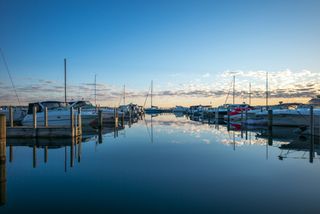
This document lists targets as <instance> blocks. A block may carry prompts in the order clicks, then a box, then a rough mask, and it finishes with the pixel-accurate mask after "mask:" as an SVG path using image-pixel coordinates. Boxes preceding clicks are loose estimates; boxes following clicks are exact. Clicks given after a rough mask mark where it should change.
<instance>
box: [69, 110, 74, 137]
mask: <svg viewBox="0 0 320 214" xmlns="http://www.w3.org/2000/svg"><path fill="white" fill-rule="evenodd" d="M70 129H71V137H74V112H73V107H71V108H70Z"/></svg>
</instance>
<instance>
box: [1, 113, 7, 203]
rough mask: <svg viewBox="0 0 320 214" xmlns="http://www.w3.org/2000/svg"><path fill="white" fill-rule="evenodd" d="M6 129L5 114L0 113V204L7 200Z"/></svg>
mask: <svg viewBox="0 0 320 214" xmlns="http://www.w3.org/2000/svg"><path fill="white" fill-rule="evenodd" d="M6 131H7V121H6V115H4V114H0V206H2V205H4V204H5V203H6V201H7V197H6V195H7V172H6V137H7V134H6Z"/></svg>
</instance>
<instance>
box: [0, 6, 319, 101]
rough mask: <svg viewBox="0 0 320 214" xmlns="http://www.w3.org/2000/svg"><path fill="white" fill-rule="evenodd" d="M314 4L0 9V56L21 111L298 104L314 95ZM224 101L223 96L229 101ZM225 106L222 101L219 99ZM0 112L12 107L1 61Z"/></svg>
mask: <svg viewBox="0 0 320 214" xmlns="http://www.w3.org/2000/svg"><path fill="white" fill-rule="evenodd" d="M319 11H320V1H318V0H314V1H311V0H305V1H300V0H297V1H295V0H291V1H286V0H282V1H274V0H270V1H262V0H261V1H259V0H251V1H247V0H234V1H231V0H226V1H222V0H221V1H214V0H211V1H205V0H203V1H202V0H181V1H180V0H161V1H160V0H146V1H142V0H130V1H124V0H117V1H116V0H115V1H107V0H105V1H102V0H101V1H93V0H90V1H89V0H87V1H85V0H76V1H73V0H64V1H60V0H52V1H49V0H38V1H35V0H28V1H26V0H0V48H1V50H2V52H3V55H4V57H5V60H6V62H7V64H8V68H9V70H10V73H11V76H12V79H13V83H14V85H15V89H16V91H17V94H18V96H19V100H20V102H21V104H27V103H29V102H34V101H41V100H61V101H63V100H64V88H63V86H64V70H63V60H64V58H66V59H67V85H68V87H67V94H68V99H69V100H71V99H85V100H90V101H92V102H94V100H95V99H94V97H95V96H94V94H95V92H94V79H95V75H96V77H97V81H96V87H97V93H96V94H97V104H99V105H108V106H116V105H118V104H119V103H123V99H122V94H123V85H125V88H126V102H127V103H128V102H134V103H138V104H140V105H144V104H145V103H146V106H148V105H150V99H149V98H150V96H149V97H148V100H147V101H146V95H147V94H148V91H149V90H150V82H151V80H153V82H154V89H153V91H154V99H153V103H154V104H155V105H158V106H163V107H166V106H175V105H185V106H188V105H193V104H210V105H213V106H217V105H221V104H223V103H225V102H227V103H230V102H232V96H231V94H232V92H231V94H230V88H231V83H232V77H233V75H235V77H236V83H235V90H236V102H237V103H242V102H248V92H249V91H248V90H249V83H251V92H252V104H262V103H264V102H265V101H264V100H265V98H264V97H265V91H266V89H265V88H266V87H265V79H266V72H268V74H269V91H270V92H269V93H270V100H269V103H277V102H279V101H280V100H281V101H285V102H292V101H295V102H298V101H299V102H306V101H308V100H309V99H310V98H311V97H314V96H315V95H317V94H319V89H320V85H319V84H320V82H319V81H320V60H319V58H320V41H319V40H320V28H319V23H320V13H319ZM228 94H230V95H229V96H228ZM227 97H228V99H227ZM0 105H18V101H17V98H16V96H15V93H14V89H13V87H12V85H11V82H10V79H9V75H8V72H7V69H6V67H5V62H4V60H3V58H0Z"/></svg>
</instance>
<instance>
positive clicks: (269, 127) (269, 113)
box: [268, 109, 273, 130]
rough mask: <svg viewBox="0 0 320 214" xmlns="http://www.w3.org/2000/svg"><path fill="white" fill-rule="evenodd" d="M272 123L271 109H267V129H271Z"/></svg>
mask: <svg viewBox="0 0 320 214" xmlns="http://www.w3.org/2000/svg"><path fill="white" fill-rule="evenodd" d="M272 125H273V114H272V109H269V110H268V129H269V130H271V129H272Z"/></svg>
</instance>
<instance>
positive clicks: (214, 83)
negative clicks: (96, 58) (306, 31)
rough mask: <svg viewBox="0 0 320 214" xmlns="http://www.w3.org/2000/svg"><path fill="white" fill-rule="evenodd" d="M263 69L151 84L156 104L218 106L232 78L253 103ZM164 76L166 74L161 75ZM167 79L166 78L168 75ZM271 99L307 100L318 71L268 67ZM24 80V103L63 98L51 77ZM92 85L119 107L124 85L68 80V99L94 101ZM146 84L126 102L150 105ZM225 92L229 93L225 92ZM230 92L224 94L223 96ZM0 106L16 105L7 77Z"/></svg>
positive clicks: (260, 94) (105, 101)
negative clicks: (48, 78)
mask: <svg viewBox="0 0 320 214" xmlns="http://www.w3.org/2000/svg"><path fill="white" fill-rule="evenodd" d="M266 73H267V71H263V70H258V71H242V70H233V71H224V72H222V73H220V74H218V75H217V74H214V73H205V74H199V77H198V78H195V79H191V80H189V81H188V82H181V83H180V82H179V83H175V84H174V83H170V81H168V83H167V84H166V85H165V86H163V85H162V86H155V88H154V94H153V95H154V99H153V103H154V104H155V105H159V106H164V107H168V106H175V105H186V106H187V105H193V104H211V105H213V106H216V105H221V104H223V103H225V102H227V103H231V102H232V78H233V76H235V77H236V81H235V95H236V102H238V103H242V102H247V103H248V97H249V84H251V98H252V104H263V103H264V102H265V101H264V100H265V96H266ZM180 75H182V74H179V73H177V74H172V75H170V76H171V78H172V77H174V78H175V79H179V76H180ZM164 78H165V77H164ZM168 79H170V77H168ZM268 79H269V90H268V91H269V97H270V100H269V103H277V102H279V101H280V100H281V101H285V102H292V101H294V102H306V101H307V100H309V99H310V98H312V97H315V96H316V95H318V94H319V89H320V85H319V81H320V73H318V72H314V71H309V70H301V71H292V70H289V69H287V70H282V71H268ZM26 82H27V83H25V84H24V85H16V90H17V93H18V96H19V98H20V100H21V103H22V104H27V103H29V102H35V101H41V100H63V99H64V85H63V83H61V82H55V81H53V80H43V79H39V80H32V81H26ZM95 87H96V99H97V104H100V105H104V106H105V105H108V106H117V105H119V104H120V103H123V99H122V97H123V90H122V86H115V85H109V84H107V83H98V84H96V86H95V84H94V83H92V82H91V83H90V82H84V83H80V84H68V87H67V94H68V99H69V100H79V99H84V100H90V101H91V102H94V100H95V90H94V89H95ZM148 89H149V86H146V90H138V89H135V88H126V103H129V102H133V103H138V104H140V105H144V104H146V106H148V105H150V96H149V97H148V100H146V97H147V94H148ZM228 95H229V96H228ZM227 97H228V99H227ZM0 100H1V105H17V98H16V96H15V94H14V90H13V88H12V87H11V85H9V83H7V82H3V81H0Z"/></svg>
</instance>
